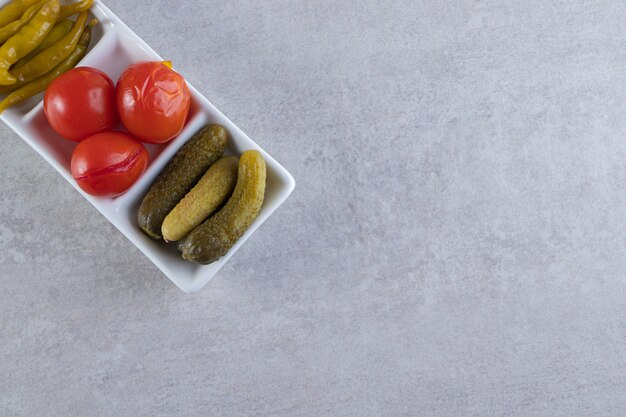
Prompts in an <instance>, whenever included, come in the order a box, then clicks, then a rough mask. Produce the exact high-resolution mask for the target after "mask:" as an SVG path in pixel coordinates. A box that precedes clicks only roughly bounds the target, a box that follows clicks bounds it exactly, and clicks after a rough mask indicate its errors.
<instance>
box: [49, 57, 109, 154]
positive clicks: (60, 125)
mask: <svg viewBox="0 0 626 417" xmlns="http://www.w3.org/2000/svg"><path fill="white" fill-rule="evenodd" d="M43 103H44V107H43V108H44V111H45V113H46V118H47V119H48V122H49V123H50V126H52V128H53V129H54V130H55V131H56V132H57V133H58V134H59V135H61V136H63V137H64V138H66V139H69V140H72V141H74V142H80V141H81V140H83V139H85V138H87V137H89V136H92V135H95V134H96V133H100V132H107V131H110V130H112V129H115V128H116V127H117V125H118V124H119V117H118V114H117V105H116V103H115V86H114V85H113V81H112V80H111V78H109V76H108V75H106V74H105V73H104V72H102V71H100V70H98V69H95V68H90V67H79V68H74V69H71V70H69V71H68V72H66V73H65V74H63V75H61V76H59V77H58V78H56V79H55V80H54V81H53V82H52V83H51V84H50V86H49V87H48V88H47V89H46V94H45V96H44V101H43Z"/></svg>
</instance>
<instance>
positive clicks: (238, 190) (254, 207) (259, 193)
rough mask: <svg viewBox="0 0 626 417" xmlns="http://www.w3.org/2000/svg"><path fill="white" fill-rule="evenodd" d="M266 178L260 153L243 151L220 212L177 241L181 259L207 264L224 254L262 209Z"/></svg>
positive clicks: (263, 161)
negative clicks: (235, 177)
mask: <svg viewBox="0 0 626 417" xmlns="http://www.w3.org/2000/svg"><path fill="white" fill-rule="evenodd" d="M265 180H266V168H265V160H264V159H263V156H262V155H261V154H260V153H259V152H258V151H245V152H244V153H242V154H241V157H240V158H239V172H238V173H237V185H236V186H235V191H233V195H232V196H231V197H230V199H228V202H227V203H226V205H225V206H224V207H223V208H222V209H221V210H220V211H218V212H217V213H216V214H215V215H214V216H212V217H209V219H208V220H206V221H205V222H204V223H202V224H201V225H200V226H198V227H196V228H195V229H193V231H192V232H191V233H189V234H188V235H187V237H185V238H184V239H183V240H181V241H179V243H178V250H179V251H181V252H182V256H183V259H185V260H187V261H192V262H196V263H199V264H209V263H211V262H214V261H216V260H218V259H219V258H221V257H222V256H224V255H226V253H227V252H228V251H229V250H230V248H232V247H233V245H234V244H235V243H237V241H238V240H239V239H240V238H241V236H242V235H243V234H244V232H245V231H246V230H248V228H249V227H250V225H251V224H252V222H253V221H254V219H256V217H257V216H258V214H259V211H261V206H262V205H263V200H264V198H265Z"/></svg>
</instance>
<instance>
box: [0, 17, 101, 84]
mask: <svg viewBox="0 0 626 417" xmlns="http://www.w3.org/2000/svg"><path fill="white" fill-rule="evenodd" d="M70 23H73V22H71V21H70ZM97 23H98V19H91V21H90V22H89V24H88V26H89V27H90V28H91V27H94V26H95V25H96V24H97ZM48 36H50V35H48ZM79 42H80V41H79ZM42 45H43V44H42ZM15 65H17V64H15ZM29 82H30V81H20V80H18V81H17V82H16V83H15V84H11V85H0V94H8V93H11V92H13V91H15V90H17V89H18V88H21V87H24V86H25V85H26V84H28V83H29Z"/></svg>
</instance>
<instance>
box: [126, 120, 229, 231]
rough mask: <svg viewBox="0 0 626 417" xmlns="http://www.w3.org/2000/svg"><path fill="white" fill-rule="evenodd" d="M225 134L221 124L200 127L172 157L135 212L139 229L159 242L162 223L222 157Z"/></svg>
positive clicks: (226, 137) (226, 135) (226, 136)
mask: <svg viewBox="0 0 626 417" xmlns="http://www.w3.org/2000/svg"><path fill="white" fill-rule="evenodd" d="M227 141H228V133H227V132H226V129H224V127H222V126H220V125H209V126H206V127H204V128H202V129H201V130H200V131H199V132H198V133H196V134H195V135H194V136H193V137H192V138H191V139H189V140H188V141H187V143H185V144H184V145H183V147H182V148H181V149H180V150H179V151H178V152H177V153H176V155H174V157H173V158H172V160H171V161H170V162H169V163H168V164H167V165H166V166H165V168H164V169H163V171H161V173H160V174H159V176H158V177H157V179H156V180H155V182H154V184H152V187H150V190H149V191H148V193H147V194H146V196H145V197H144V199H143V202H142V203H141V206H140V207H139V212H138V213H137V222H138V224H139V228H140V229H141V230H142V231H143V232H144V233H145V234H146V235H148V236H150V237H151V238H153V239H161V238H162V237H163V236H162V234H161V226H162V225H163V220H165V217H166V216H167V215H168V214H169V212H170V211H172V209H173V208H174V207H176V205H177V204H178V202H179V201H180V200H181V199H182V198H183V197H184V196H185V195H186V194H187V193H188V192H189V190H191V189H192V188H193V186H194V185H196V183H197V182H198V180H199V179H200V178H201V177H202V175H203V174H204V173H205V172H206V171H207V169H209V167H210V166H211V165H213V163H215V161H217V160H218V159H220V158H221V157H222V156H223V155H224V150H225V149H226V142H227Z"/></svg>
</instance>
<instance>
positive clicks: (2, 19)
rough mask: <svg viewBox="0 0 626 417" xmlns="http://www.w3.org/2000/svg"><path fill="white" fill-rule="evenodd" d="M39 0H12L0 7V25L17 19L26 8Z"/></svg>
mask: <svg viewBox="0 0 626 417" xmlns="http://www.w3.org/2000/svg"><path fill="white" fill-rule="evenodd" d="M39 1H40V0H13V1H11V2H9V4H7V5H6V6H4V7H3V8H2V9H0V27H2V26H5V25H8V24H9V23H11V22H12V21H14V20H15V19H18V18H19V17H20V16H21V15H22V14H24V12H25V11H26V9H28V8H29V7H30V6H32V5H33V4H35V3H38V2H39Z"/></svg>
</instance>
